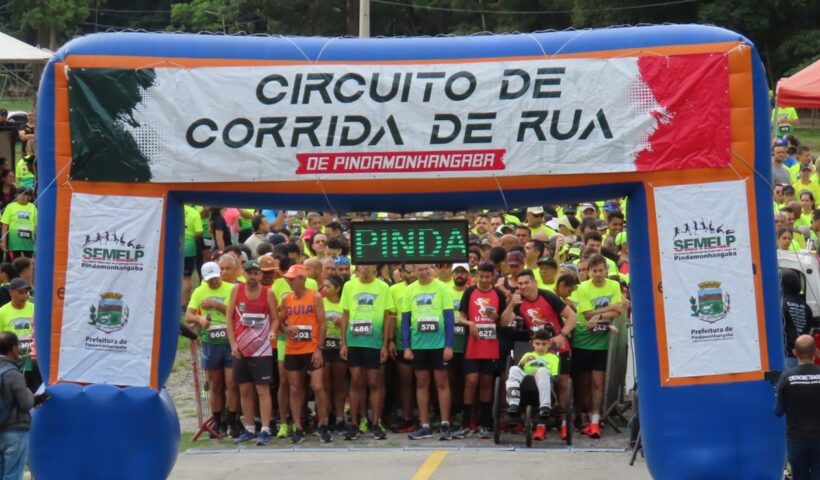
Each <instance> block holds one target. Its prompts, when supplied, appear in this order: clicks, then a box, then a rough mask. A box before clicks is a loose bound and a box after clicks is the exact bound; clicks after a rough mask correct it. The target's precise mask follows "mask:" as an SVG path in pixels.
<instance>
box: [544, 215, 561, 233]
mask: <svg viewBox="0 0 820 480" xmlns="http://www.w3.org/2000/svg"><path fill="white" fill-rule="evenodd" d="M546 225H547V226H548V227H550V228H551V229H553V230H555V231H558V219H557V218H553V219H552V220H550V221H549V222H547V223H546Z"/></svg>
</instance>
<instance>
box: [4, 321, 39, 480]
mask: <svg viewBox="0 0 820 480" xmlns="http://www.w3.org/2000/svg"><path fill="white" fill-rule="evenodd" d="M19 361H20V342H19V341H18V339H17V335H15V334H13V333H10V332H3V333H0V375H2V378H3V381H2V390H0V398H2V399H3V403H5V404H6V406H7V407H8V409H9V417H8V418H7V419H6V421H5V423H3V425H0V455H2V458H3V462H2V463H0V478H4V479H10V480H11V479H14V480H18V479H22V478H23V470H24V467H25V464H26V458H27V457H28V432H29V430H30V429H31V414H30V413H29V412H30V411H31V409H32V408H34V396H33V395H32V394H31V391H30V390H29V389H28V388H26V382H25V380H24V378H23V374H22V373H21V372H20V370H18V369H17V362H19Z"/></svg>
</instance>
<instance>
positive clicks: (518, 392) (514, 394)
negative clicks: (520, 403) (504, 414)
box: [510, 388, 521, 398]
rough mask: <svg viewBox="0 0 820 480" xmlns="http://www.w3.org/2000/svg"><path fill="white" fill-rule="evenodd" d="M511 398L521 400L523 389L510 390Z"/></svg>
mask: <svg viewBox="0 0 820 480" xmlns="http://www.w3.org/2000/svg"><path fill="white" fill-rule="evenodd" d="M510 396H511V397H512V398H521V389H519V388H511V389H510Z"/></svg>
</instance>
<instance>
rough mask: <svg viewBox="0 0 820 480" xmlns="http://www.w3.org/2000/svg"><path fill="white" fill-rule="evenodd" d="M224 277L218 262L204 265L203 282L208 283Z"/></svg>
mask: <svg viewBox="0 0 820 480" xmlns="http://www.w3.org/2000/svg"><path fill="white" fill-rule="evenodd" d="M220 275H222V270H221V269H220V268H219V265H218V264H217V263H216V262H206V263H204V264H203V265H202V281H203V282H207V281H208V280H210V279H212V278H217V277H219V276H220Z"/></svg>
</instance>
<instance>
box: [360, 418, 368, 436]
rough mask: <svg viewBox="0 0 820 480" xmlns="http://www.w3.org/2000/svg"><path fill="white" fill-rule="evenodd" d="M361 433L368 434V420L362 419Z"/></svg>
mask: <svg viewBox="0 0 820 480" xmlns="http://www.w3.org/2000/svg"><path fill="white" fill-rule="evenodd" d="M359 432H360V433H367V419H366V418H364V417H362V419H361V420H359Z"/></svg>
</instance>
